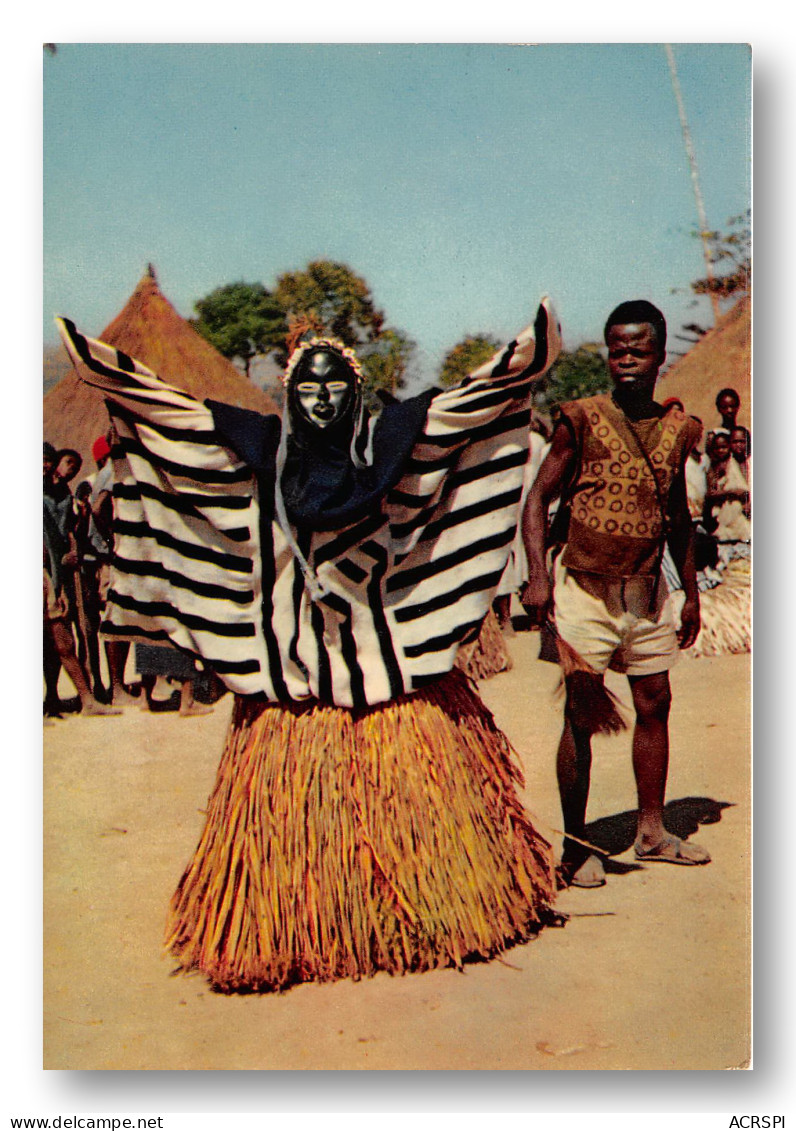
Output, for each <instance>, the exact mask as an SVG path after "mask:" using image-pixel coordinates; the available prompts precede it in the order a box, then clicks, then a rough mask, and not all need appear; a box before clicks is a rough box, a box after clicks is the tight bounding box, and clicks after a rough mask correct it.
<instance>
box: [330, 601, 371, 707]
mask: <svg viewBox="0 0 796 1131" xmlns="http://www.w3.org/2000/svg"><path fill="white" fill-rule="evenodd" d="M323 600H324V602H325V603H326V604H327V605H328V606H329V608H330V609H334V611H335V612H336V613H338V614H339V615H340V616H341V617H342V618H343V619H342V621H341V622H340V652H341V654H342V657H343V662H344V663H345V666H346V667H347V668H348V678H349V682H350V685H351V698H352V700H353V705H354V707H360V708H361V707H367V705H368V701H367V699H366V698H365V680H364V678H363V675H362V668H361V667H360V666H359V660H358V658H357V644H356V640H355V639H354V630H353V625H352V610H351V605H350V604H349V603H348V601H346V600H344V599H343V598H342V597H338V595H337V594H336V593H327V595H326V596H325V597H324V598H323Z"/></svg>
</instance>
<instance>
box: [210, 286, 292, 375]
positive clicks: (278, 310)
mask: <svg viewBox="0 0 796 1131" xmlns="http://www.w3.org/2000/svg"><path fill="white" fill-rule="evenodd" d="M194 310H195V311H196V313H197V315H198V317H197V318H195V319H192V320H191V325H192V326H193V327H194V329H195V330H197V331H198V333H200V334H201V335H202V337H203V338H206V339H207V341H208V342H210V344H211V345H213V346H215V348H216V349H217V350H218V352H219V353H221V354H223V355H224V357H229V358H233V357H239V358H241V360H242V361H243V363H244V365H245V368H246V376H247V377H248V376H249V369H250V366H251V362H252V358H254V357H257V355H258V354H267V353H270V352H271V351H272V350H274V349H278V348H280V347H282V348H284V342H285V334H286V333H287V322H286V321H285V313H284V310H283V308H282V306H281V305H280V303H279V301H278V300H277V299H276V298H275V297H274V296H273V295H272V294H270V293H269V291H267V290H266V289H265V287H264V286H263V285H262V283H244V282H240V283H227V284H226V285H225V286H223V287H217V288H216V289H215V290H214V291H212V292H211V293H210V294H209V295H207V296H206V297H205V298H202V299H199V301H198V302H196V303H195V304H194Z"/></svg>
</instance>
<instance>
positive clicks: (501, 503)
mask: <svg viewBox="0 0 796 1131" xmlns="http://www.w3.org/2000/svg"><path fill="white" fill-rule="evenodd" d="M521 495H522V487H514V488H512V490H511V491H504V492H503V493H502V494H500V495H493V496H492V497H491V498H490V497H488V498H486V499H481V500H480V501H479V502H477V503H470V504H469V506H466V507H458V508H457V509H456V510H453V511H450V512H449V513H448V514H445V515H443V516H442V517H441V518H438V519H436V521H435V522H430V523H429V524H428V526H427V527H426V529H425V530H424V531H423V533H422V534H421V535H420V538H419V541H420V542H429V541H431V540H432V539H434V538H438V537H439V535H440V534H443V533H444V532H445V531H446V530H451V529H452V528H453V527H454V526H460V525H461V523H463V522H470V521H471V520H472V519H474V518H480V517H481V516H482V515H485V514H491V513H492V512H493V511H499V510H503V508H504V507H510V506H513V505H514V504H515V503H518V502H519V501H520V496H521Z"/></svg>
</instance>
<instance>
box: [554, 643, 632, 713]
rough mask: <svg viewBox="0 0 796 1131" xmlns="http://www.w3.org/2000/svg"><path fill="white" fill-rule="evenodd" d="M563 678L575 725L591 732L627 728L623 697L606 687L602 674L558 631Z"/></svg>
mask: <svg viewBox="0 0 796 1131" xmlns="http://www.w3.org/2000/svg"><path fill="white" fill-rule="evenodd" d="M556 644H557V646H558V659H559V663H560V665H561V679H562V683H563V685H564V687H565V689H566V695H567V710H568V714H569V717H570V719H571V721H572V724H573V726H575V727H578V728H579V729H580V730H585V731H587V732H588V733H589V734H618V733H619V732H620V731H623V730H626V729H627V723H626V722H625V720H624V718H623V717H622V714H621V712H620V710H619V700H618V699H617V698H616V696H615V695H614V693H613V692H612V691H609V690H608V688H607V687H606V686H605V682H604V679H603V677H602V675H600V674H599V673H598V672H595V670H594V669H593V668H592V667H590V666H589V664H587V663H586V661H585V660H584V659H583V657H582V656H581V655H580V654H579V653H578V652H576V651H575V649H574V648H573V647H572V646H571V645H570V644H568V643H567V642H566V640H563V639H562V638H561V637H560V636H559V635H558V633H556Z"/></svg>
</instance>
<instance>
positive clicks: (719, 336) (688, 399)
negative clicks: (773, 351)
mask: <svg viewBox="0 0 796 1131" xmlns="http://www.w3.org/2000/svg"><path fill="white" fill-rule="evenodd" d="M751 313H752V304H751V300H750V298H749V297H748V296H747V297H745V298H742V299H740V300H739V301H738V302H737V303H736V304H735V306H733V307H732V309H731V310H728V311H727V312H726V314H724V315H723V316H722V317H721V318H720V319H719V321H718V322H717V323H716V325H715V326H714V327H713V329H712V330H708V332H707V333H706V334H705V336H704V337H703V338H700V340H699V341H698V342H697V343H696V345H695V346H694V347H693V348H692V349H690V350H689V351H688V353H687V354H686V355H685V356H684V357H682V358H680V359H679V360H678V361H677V362H675V364H674V365H673V366H672V367H671V368H670V369H668V370H667V371H666V373H665V374H664V375H663V376H662V377H661V378H660V379H659V380H658V385H657V388H656V390H655V397H656V400H659V401H663V400H666V398H667V397H679V398H680V400H681V401H682V402H683V405H684V406H685V410H686V412H689V413H691V414H692V415H693V416H698V417H699V418H700V420H701V421H702V422H703V424H704V425H705V430H706V431H707V430H708V429H709V428H712V427H714V426H715V425H717V424H718V423H719V422H720V419H719V414H718V413H717V411H716V394H717V393H718V392H719V390H720V389H725V388H730V389H735V390H736V391H737V393H738V395H739V396H740V398H741V409H740V412H739V413H738V423H739V424H745V425H746V426H747V427H749V426H750V425H751V374H752V331H751Z"/></svg>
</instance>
